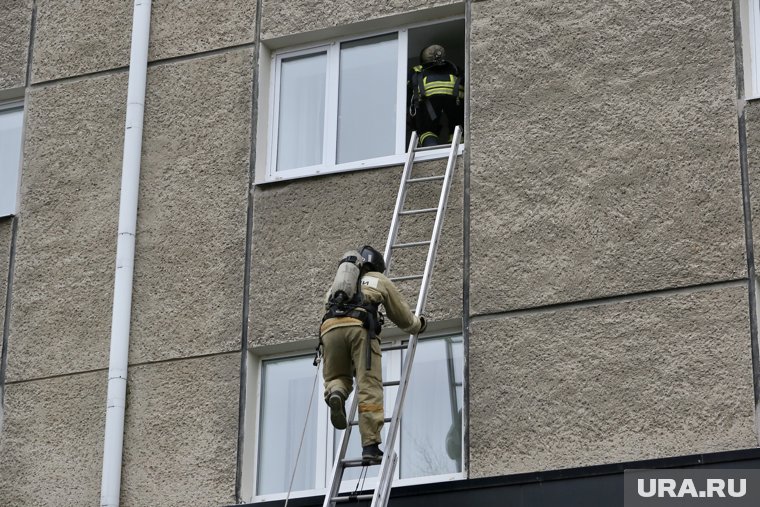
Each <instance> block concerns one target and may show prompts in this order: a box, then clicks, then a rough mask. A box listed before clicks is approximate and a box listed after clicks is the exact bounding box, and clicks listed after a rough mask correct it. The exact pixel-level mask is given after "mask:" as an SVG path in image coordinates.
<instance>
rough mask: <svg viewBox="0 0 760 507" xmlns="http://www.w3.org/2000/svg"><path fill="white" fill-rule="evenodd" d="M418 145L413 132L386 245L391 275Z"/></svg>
mask: <svg viewBox="0 0 760 507" xmlns="http://www.w3.org/2000/svg"><path fill="white" fill-rule="evenodd" d="M416 145H417V132H416V131H415V132H412V135H411V136H410V137H409V154H408V155H407V157H406V164H404V171H403V172H402V173H401V183H400V185H399V188H398V195H397V196H396V206H395V207H394V208H393V219H392V220H391V228H390V230H389V231H388V242H387V243H386V244H385V252H384V254H383V259H384V260H385V270H386V272H387V273H390V269H391V250H392V249H393V244H394V243H395V242H396V236H397V235H398V226H399V222H400V219H399V214H400V212H401V207H402V206H403V205H404V198H405V197H406V182H407V180H408V179H409V176H410V175H411V173H412V166H413V165H414V154H415V151H414V147H415V146H416Z"/></svg>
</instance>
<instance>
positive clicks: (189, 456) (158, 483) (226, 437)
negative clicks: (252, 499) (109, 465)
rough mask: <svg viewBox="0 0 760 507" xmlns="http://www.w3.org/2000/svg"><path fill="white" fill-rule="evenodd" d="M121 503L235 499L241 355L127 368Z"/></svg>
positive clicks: (171, 503) (195, 502) (207, 502)
mask: <svg viewBox="0 0 760 507" xmlns="http://www.w3.org/2000/svg"><path fill="white" fill-rule="evenodd" d="M129 376H130V377H129V389H128V391H129V393H128V395H127V417H126V423H125V437H124V438H125V447H124V469H123V475H122V498H121V504H122V505H123V506H124V507H135V506H141V505H162V506H166V507H171V506H178V507H179V506H186V505H209V506H211V505H214V506H216V505H229V504H232V503H235V466H236V459H237V458H236V445H237V423H238V398H239V389H240V355H239V354H228V355H223V356H215V357H205V358H197V359H190V360H184V361H173V362H171V363H163V364H153V365H142V366H136V367H133V368H130V371H129Z"/></svg>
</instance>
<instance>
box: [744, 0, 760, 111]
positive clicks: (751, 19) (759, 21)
mask: <svg viewBox="0 0 760 507" xmlns="http://www.w3.org/2000/svg"><path fill="white" fill-rule="evenodd" d="M740 19H741V25H742V47H743V51H742V53H743V60H744V61H743V64H744V98H746V99H748V100H749V99H757V98H760V0H742V1H741V4H740Z"/></svg>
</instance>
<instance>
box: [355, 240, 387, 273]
mask: <svg viewBox="0 0 760 507" xmlns="http://www.w3.org/2000/svg"><path fill="white" fill-rule="evenodd" d="M359 255H361V256H362V257H364V265H365V266H367V267H368V268H370V270H371V271H379V272H380V273H384V272H385V259H383V254H381V253H380V252H378V251H377V250H375V249H374V248H372V247H371V246H369V245H364V246H363V247H361V248H360V249H359Z"/></svg>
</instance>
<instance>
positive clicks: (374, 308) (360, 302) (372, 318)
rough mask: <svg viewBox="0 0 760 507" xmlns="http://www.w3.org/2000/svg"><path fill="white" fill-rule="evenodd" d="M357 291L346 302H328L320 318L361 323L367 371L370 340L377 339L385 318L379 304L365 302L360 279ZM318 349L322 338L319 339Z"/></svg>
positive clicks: (369, 365)
mask: <svg viewBox="0 0 760 507" xmlns="http://www.w3.org/2000/svg"><path fill="white" fill-rule="evenodd" d="M357 284H358V286H357V291H356V294H354V297H353V298H352V299H351V300H350V301H348V302H346V303H341V302H337V301H333V300H330V301H328V303H327V312H326V313H325V315H324V317H322V322H323V323H324V322H325V321H326V320H327V319H334V318H337V317H351V318H354V319H357V320H360V321H361V322H362V327H363V328H364V329H366V330H367V343H366V348H365V366H366V368H367V369H368V370H370V369H371V368H372V340H374V339H375V338H377V336H378V335H379V334H380V331H381V330H382V329H383V324H384V323H385V318H384V316H383V314H382V313H381V312H380V304H379V303H377V304H375V303H370V302H365V301H364V297H363V296H362V291H361V277H360V278H359V280H358V282H357ZM319 342H320V347H321V345H322V338H321V337H320V340H319Z"/></svg>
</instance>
